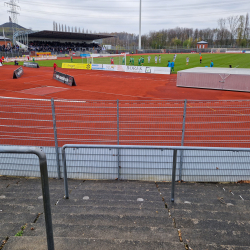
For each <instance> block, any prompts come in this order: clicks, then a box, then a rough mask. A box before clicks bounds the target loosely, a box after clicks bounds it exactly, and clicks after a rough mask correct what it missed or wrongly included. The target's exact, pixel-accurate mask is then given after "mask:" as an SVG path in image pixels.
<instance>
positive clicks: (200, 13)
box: [0, 0, 250, 35]
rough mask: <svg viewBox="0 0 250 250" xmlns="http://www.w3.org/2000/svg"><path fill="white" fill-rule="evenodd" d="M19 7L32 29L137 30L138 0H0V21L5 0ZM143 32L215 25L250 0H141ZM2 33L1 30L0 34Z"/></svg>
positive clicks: (21, 20) (244, 9) (248, 6)
mask: <svg viewBox="0 0 250 250" xmlns="http://www.w3.org/2000/svg"><path fill="white" fill-rule="evenodd" d="M10 1H15V2H16V3H17V4H18V5H19V6H20V9H19V10H18V12H19V13H20V15H18V24H20V25H21V26H23V27H25V28H32V29H33V30H53V21H56V22H57V23H60V24H63V25H64V26H65V25H67V26H70V27H72V26H73V27H75V26H76V27H77V28H81V30H82V29H84V31H86V30H87V29H88V30H89V31H90V30H91V31H92V33H94V32H100V33H103V32H122V31H125V32H128V33H134V34H139V4H140V0H127V1H126V0H81V1H80V0H74V1H68V0H60V1H59V0H54V1H49V0H43V1H38V0H34V1H33V0H32V1H28V0H19V2H18V1H17V0H0V24H3V23H5V22H8V21H9V16H10V13H8V12H7V11H8V10H10V8H8V6H6V4H4V3H5V2H10ZM141 1H142V12H141V16H142V28H141V32H142V35H143V34H148V33H149V32H150V31H158V30H161V29H169V28H175V27H177V26H178V27H185V28H194V29H195V28H198V29H201V28H216V27H217V20H218V19H219V18H222V17H223V18H224V17H225V18H226V17H228V16H232V15H233V16H236V15H244V16H245V15H246V13H248V12H250V0H238V1H235V0H221V1H218V0H217V1H215V0H206V1H205V0H189V1H186V0H175V1H167V0H156V1H152V0H141ZM0 35H1V34H0Z"/></svg>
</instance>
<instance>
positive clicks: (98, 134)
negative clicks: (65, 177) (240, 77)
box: [0, 97, 250, 181]
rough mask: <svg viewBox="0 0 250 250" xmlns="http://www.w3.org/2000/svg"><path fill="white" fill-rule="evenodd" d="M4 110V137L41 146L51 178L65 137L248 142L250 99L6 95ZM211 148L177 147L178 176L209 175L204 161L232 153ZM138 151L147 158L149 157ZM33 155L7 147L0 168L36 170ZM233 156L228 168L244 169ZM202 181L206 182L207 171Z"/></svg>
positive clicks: (0, 105)
mask: <svg viewBox="0 0 250 250" xmlns="http://www.w3.org/2000/svg"><path fill="white" fill-rule="evenodd" d="M0 113H1V116H0V120H1V123H0V144H1V145H15V146H20V145H23V146H37V147H41V148H42V149H43V151H44V152H45V153H46V155H47V161H48V171H49V176H50V177H59V178H60V177H61V172H62V155H61V147H62V146H63V145H65V144H97V145H100V144H104V145H144V146H195V147H201V146H203V147H238V148H240V147H241V148H249V147H250V100H234V101H186V100H162V101H138V100H136V101H131V100H130V101H119V100H117V101H100V100H98V101H93V100H90V101H67V100H53V99H51V100H42V99H36V100H35V99H20V98H4V97H1V98H0ZM74 152H75V151H74ZM78 152H80V151H78ZM208 154H209V153H208ZM208 154H207V153H205V155H201V156H200V158H199V155H197V157H198V158H197V159H198V160H195V161H193V160H194V157H193V155H192V151H187V152H183V151H180V152H178V169H177V171H179V170H180V171H179V172H178V173H179V179H182V180H185V179H186V180H191V179H192V180H194V178H193V176H194V175H195V176H198V175H204V176H205V175H206V174H205V173H206V171H207V170H206V169H207V168H206V166H207V164H210V163H211V162H213V163H216V162H217V163H219V162H220V161H222V164H223V163H225V161H228V160H229V159H230V157H229V155H227V154H226V155H223V154H222V153H221V152H220V153H218V154H216V155H212V156H209V155H208ZM72 155H73V153H72ZM76 155H77V156H76V157H75V156H74V157H73V158H74V161H75V162H74V164H76V165H77V166H79V168H78V169H77V171H73V172H76V173H75V174H74V175H72V176H74V177H75V178H76V177H77V176H78V175H79V176H81V177H83V176H84V175H82V174H81V173H80V172H81V168H80V166H81V160H80V159H81V157H83V156H82V152H80V154H79V155H78V154H76ZM100 155H101V154H100ZM205 156H206V157H205ZM204 157H205V158H204ZM232 157H233V156H232ZM139 158H140V159H142V165H143V159H146V158H145V156H143V155H142V156H140V157H139ZM150 159H153V160H152V161H151V160H150V164H151V166H152V168H153V169H154V168H157V166H154V157H153V156H152V158H150ZM35 161H36V159H33V158H32V157H30V156H29V157H27V156H24V157H23V159H22V160H17V159H16V157H15V155H13V156H11V157H10V155H4V154H3V155H1V158H0V174H2V175H23V176H39V171H37V170H34V169H35V168H34V167H33V166H34V164H36V162H35ZM137 161H138V160H137ZM242 161H243V162H244V164H245V165H244V164H243V165H244V167H243V169H244V171H248V170H249V169H248V167H247V166H246V165H247V162H249V161H248V159H246V158H245V157H243V159H242ZM132 162H133V161H132ZM167 162H170V161H169V160H167ZM230 162H231V163H232V164H231V165H230V168H229V170H228V172H227V173H232V175H235V172H230V171H231V170H232V169H234V170H233V171H236V172H237V171H238V172H239V171H240V170H239V169H241V167H242V166H243V165H242V164H241V165H240V167H239V166H238V165H237V162H240V160H239V159H238V160H235V158H234V160H230ZM165 163H166V162H165ZM165 163H163V165H164V164H165ZM20 164H21V165H22V167H21V168H20V167H19V165H20ZM128 164H132V163H131V162H130V163H128ZM132 165H133V164H132ZM156 165H157V164H156ZM106 166H107V164H106ZM225 166H228V165H227V164H226V165H225ZM190 169H191V170H190ZM194 169H196V170H197V172H195V171H194ZM208 169H209V168H208ZM213 169H214V168H213ZM218 169H221V170H222V169H223V167H218ZM218 169H216V168H215V170H218ZM243 169H242V170H243ZM189 170H190V171H189ZM93 171H96V170H95V169H93ZM140 171H141V170H140ZM152 171H153V170H152ZM218 172H219V171H217V172H216V173H218ZM77 173H78V175H77ZM225 173H226V172H225V171H224V172H223V174H222V175H224V174H225ZM159 175H161V173H160V172H159ZM212 175H213V174H212ZM226 175H227V176H228V175H231V174H226ZM236 175H237V174H236ZM238 175H240V176H242V173H239V174H238ZM72 176H71V177H72ZM100 176H102V175H99V177H100ZM106 176H113V174H111V175H106ZM127 176H130V173H128V174H127ZM152 176H154V175H152ZM190 176H191V177H190ZM104 177H105V176H104ZM79 178H80V177H79ZM100 178H101V177H100ZM197 179H199V180H200V179H202V178H197ZM229 179H230V178H229ZM229 179H228V178H227V181H229ZM203 180H204V181H208V180H207V179H206V178H205V177H204V178H203ZM210 180H211V178H210Z"/></svg>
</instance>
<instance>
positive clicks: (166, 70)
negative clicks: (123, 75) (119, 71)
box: [125, 66, 171, 75]
mask: <svg viewBox="0 0 250 250" xmlns="http://www.w3.org/2000/svg"><path fill="white" fill-rule="evenodd" d="M125 71H126V72H132V73H147V74H148V73H149V74H150V73H151V74H164V75H170V73H171V68H170V67H147V66H126V70H125Z"/></svg>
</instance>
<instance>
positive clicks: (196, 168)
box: [62, 144, 250, 201]
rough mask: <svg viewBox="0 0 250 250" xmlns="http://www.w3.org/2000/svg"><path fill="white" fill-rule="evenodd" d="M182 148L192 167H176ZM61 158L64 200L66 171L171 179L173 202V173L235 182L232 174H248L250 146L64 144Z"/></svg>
mask: <svg viewBox="0 0 250 250" xmlns="http://www.w3.org/2000/svg"><path fill="white" fill-rule="evenodd" d="M183 151H184V152H185V153H186V152H191V154H187V155H189V157H188V158H189V159H188V161H187V163H188V164H189V163H190V165H191V167H189V166H187V167H186V168H185V170H184V169H182V168H178V169H177V164H178V162H180V159H179V160H178V158H180V157H179V156H178V155H180V154H178V152H179V153H180V152H183ZM207 153H209V154H207ZM220 153H222V154H220ZM66 155H67V157H66ZM190 156H191V157H190ZM208 156H211V157H213V158H211V157H208ZM215 156H216V157H217V158H218V159H219V160H218V159H215ZM222 156H223V157H222ZM62 158H63V171H64V190H65V198H66V199H68V198H69V192H68V181H67V177H68V173H69V170H70V172H71V174H72V173H73V174H75V173H77V174H79V173H80V174H83V175H84V179H100V177H101V179H118V180H122V179H125V180H151V181H152V180H157V181H172V190H171V201H174V186H175V184H174V183H175V181H176V180H178V177H177V178H176V176H178V175H179V180H182V174H183V172H184V171H185V173H184V175H185V176H192V177H191V178H193V177H194V176H195V175H197V174H198V175H199V176H201V177H205V178H206V180H203V181H217V182H218V181H220V180H221V179H222V178H226V179H230V181H232V180H234V181H235V177H236V178H239V177H241V178H243V179H244V178H247V179H248V178H249V177H250V171H249V170H250V166H249V159H250V148H224V147H223V148H218V147H210V148H209V147H183V146H131V145H123V146H121V145H79V144H66V145H64V146H63V147H62ZM204 158H207V159H205V160H204ZM223 158H224V159H227V160H223ZM243 158H246V161H243V160H242V159H243ZM79 162H80V164H79ZM201 164H202V167H201ZM176 170H177V171H176ZM200 171H203V173H200ZM239 173H241V174H242V176H239V175H238V174H239ZM104 176H105V177H104ZM216 177H217V179H216Z"/></svg>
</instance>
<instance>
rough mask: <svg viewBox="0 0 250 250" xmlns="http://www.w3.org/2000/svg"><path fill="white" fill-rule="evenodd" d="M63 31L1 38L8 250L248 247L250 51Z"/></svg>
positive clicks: (0, 171)
mask: <svg viewBox="0 0 250 250" xmlns="http://www.w3.org/2000/svg"><path fill="white" fill-rule="evenodd" d="M8 25H12V24H10V23H5V24H4V25H2V26H3V27H8ZM0 27H1V26H0ZM22 28H23V27H22ZM56 29H57V28H56V26H55V25H54V30H53V31H50V30H42V31H32V30H29V29H25V28H23V30H21V28H19V31H16V32H15V33H14V35H13V40H12V41H13V42H14V43H12V44H11V40H10V39H9V40H8V45H6V42H7V39H6V37H5V36H3V39H2V40H3V41H1V42H2V43H1V44H3V45H4V50H2V53H1V51H0V53H1V60H2V63H1V66H0V76H1V78H0V82H1V87H0V113H1V117H0V120H1V124H0V131H1V132H0V133H1V136H0V140H1V143H0V144H1V146H0V153H1V154H0V180H1V183H3V184H0V185H2V187H3V189H4V191H3V193H0V212H3V214H4V215H5V217H6V221H3V222H2V221H0V225H1V228H3V229H0V237H1V238H0V240H1V242H0V243H1V244H0V249H3V250H5V249H7V250H8V249H14V250H15V249H28V250H29V249H36V248H34V246H36V247H37V249H39V250H40V249H41V250H42V249H50V250H54V245H55V246H56V248H55V249H81V248H82V247H83V246H84V247H85V246H86V248H87V249H115V248H117V247H123V248H125V249H171V250H175V249H176V250H181V249H185V250H189V249H248V248H249V245H250V242H249V238H247V237H246V235H247V236H248V233H246V232H247V230H248V229H249V225H248V224H247V223H248V222H249V218H248V213H249V212H248V211H247V207H248V203H249V190H248V187H249V179H250V171H249V170H250V168H249V157H250V155H249V154H250V60H249V59H250V53H249V51H248V50H247V49H244V50H239V51H237V52H236V51H234V52H232V51H231V52H230V50H227V49H225V50H222V49H220V51H218V50H219V49H210V50H209V51H207V53H205V52H204V53H203V52H202V53H201V51H199V50H198V49H197V51H196V52H195V53H193V51H192V53H190V52H189V50H187V51H185V52H187V53H183V52H181V53H177V52H176V51H174V50H172V51H171V50H166V49H165V50H164V49H163V50H161V51H160V52H159V50H157V51H155V52H152V51H150V53H146V50H142V49H139V47H138V49H136V50H133V53H132V51H129V50H128V51H126V50H121V51H119V50H110V51H109V50H107V49H104V47H103V46H102V44H101V41H102V40H103V39H105V38H111V37H114V36H113V35H106V34H103V35H101V34H94V33H92V34H90V33H82V32H78V31H77V30H75V31H73V30H70V29H69V28H66V26H65V28H64V30H60V31H58V30H56ZM0 38H1V37H0ZM1 44H0V46H1ZM14 44H15V45H14ZM7 48H8V49H7ZM201 56H202V61H201V59H200V58H201ZM187 58H188V61H187ZM172 62H173V64H171V63H172ZM187 62H188V63H187ZM211 62H213V64H212V65H211ZM37 157H38V159H39V161H38V160H37ZM45 162H46V164H45ZM39 165H40V169H39V168H38V166H39ZM40 176H41V180H42V196H41V194H40V193H41V187H40V184H38V181H40V179H39V178H38V177H40ZM37 178H38V179H37ZM48 178H49V179H48ZM62 179H63V180H62ZM48 183H49V184H50V187H51V189H50V192H49V187H48ZM19 189H20V190H22V193H21V192H19V193H18V191H20V190H19ZM175 189H176V191H175ZM20 193H21V194H20ZM38 194H39V196H38ZM175 194H176V196H175ZM19 195H20V197H19ZM37 197H38V198H37ZM169 198H170V202H168V200H169ZM50 199H51V204H50ZM42 200H43V202H44V203H43V204H42ZM2 201H4V202H2ZM5 201H6V203H5ZM39 202H40V203H39ZM42 205H43V206H44V207H42ZM8 209H9V210H11V209H12V210H13V211H12V210H11V211H8ZM22 209H25V211H26V212H25V214H24V215H22V216H20V214H22V213H23V212H21V211H22ZM239 209H240V210H242V214H239V215H235V214H237V210H239ZM51 214H52V217H53V221H52V219H51ZM11 217H13V218H15V220H16V221H15V222H11V226H9V227H8V226H7V223H8V221H12V218H11ZM228 217H230V220H229V219H228ZM44 221H45V222H44ZM245 221H246V222H245ZM52 222H53V229H52ZM173 222H174V225H173ZM244 223H245V224H244ZM204 225H205V226H204ZM231 225H232V227H233V229H231V228H230V227H231ZM20 228H21V231H18V229H20ZM45 228H46V230H45ZM223 230H224V231H223ZM14 232H15V233H14ZM45 232H46V233H45ZM53 232H54V238H53ZM204 234H205V235H204ZM215 234H218V235H217V236H214V235H215ZM22 235H23V236H22ZM206 235H209V237H211V238H212V240H211V242H212V243H211V242H210V241H208V240H207V239H206ZM222 235H224V236H225V238H224V239H223V237H222ZM235 235H241V236H242V237H243V236H245V238H244V237H243V238H244V240H242V241H241V240H239V239H238V237H236V236H235ZM16 236H22V237H16ZM196 236H197V237H196ZM234 236H235V237H234ZM213 237H214V238H213ZM230 238H232V239H233V240H232V241H230ZM246 238H247V239H246ZM204 239H205V240H204ZM220 241H221V242H222V243H221V242H220ZM70 242H72V243H70ZM210 243H211V244H210ZM71 244H72V246H71ZM20 247H21V248H20ZM230 247H231V248H230ZM236 247H242V248H236Z"/></svg>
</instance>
